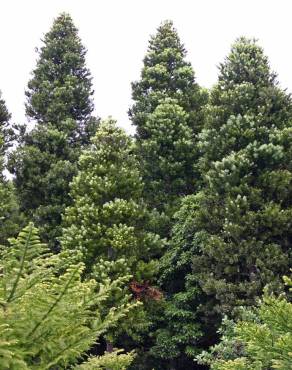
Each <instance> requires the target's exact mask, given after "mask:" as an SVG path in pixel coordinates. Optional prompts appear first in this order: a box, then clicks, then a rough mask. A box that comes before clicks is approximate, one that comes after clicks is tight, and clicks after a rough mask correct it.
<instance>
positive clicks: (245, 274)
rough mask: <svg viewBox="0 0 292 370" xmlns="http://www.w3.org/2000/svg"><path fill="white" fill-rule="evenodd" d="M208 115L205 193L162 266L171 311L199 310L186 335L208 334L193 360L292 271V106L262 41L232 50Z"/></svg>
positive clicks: (193, 200) (187, 206)
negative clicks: (224, 321) (226, 317)
mask: <svg viewBox="0 0 292 370" xmlns="http://www.w3.org/2000/svg"><path fill="white" fill-rule="evenodd" d="M207 112H208V115H207V121H206V127H205V128H204V129H203V131H202V133H201V134H200V143H199V147H200V149H201V151H202V153H203V156H202V158H201V160H200V166H201V171H202V175H203V179H204V186H203V190H202V191H200V192H198V193H197V194H194V195H191V196H188V197H186V198H185V199H184V200H183V202H182V206H181V209H180V211H179V212H178V214H177V217H176V224H175V226H174V228H173V235H172V239H171V242H170V247H169V250H168V251H167V253H166V255H165V256H164V257H163V259H162V262H161V265H162V267H161V270H162V275H161V281H162V286H163V287H164V289H165V290H166V291H167V292H168V293H169V302H170V304H171V305H172V306H173V307H177V305H178V304H179V303H180V299H181V297H184V298H185V301H184V309H188V307H191V309H189V311H188V312H186V315H185V316H184V317H185V318H186V317H189V318H187V319H186V322H185V323H184V326H185V329H183V328H180V332H183V333H188V331H187V330H190V328H193V330H197V331H198V325H199V327H200V328H201V335H202V336H203V338H201V339H200V335H198V336H197V337H196V338H195V337H194V338H193V340H192V341H188V342H187V343H185V345H187V344H188V345H191V346H193V350H195V349H196V348H195V347H200V346H201V345H203V346H208V345H210V344H212V342H213V343H214V341H216V339H217V335H216V328H218V323H219V322H220V315H221V314H222V313H228V314H231V313H235V311H236V309H235V308H236V307H237V306H240V305H253V304H254V303H255V301H256V298H257V297H258V295H260V294H261V291H262V289H263V287H264V286H265V285H266V284H270V288H271V289H273V290H278V289H280V286H281V275H282V274H283V273H285V272H287V270H288V268H289V265H291V261H290V252H289V245H290V243H291V232H290V231H289V228H290V226H289V225H290V221H289V220H290V219H291V211H292V209H291V200H290V199H289V194H291V190H292V189H291V176H292V174H291V159H292V157H291V156H292V151H291V140H292V136H291V120H290V117H291V113H292V111H291V101H290V97H289V96H287V95H286V94H285V92H283V91H282V90H281V89H280V88H279V86H278V84H277V80H276V76H275V74H273V73H271V72H270V67H269V63H268V60H267V58H266V57H265V56H264V53H263V50H262V49H261V48H260V47H259V46H258V45H257V44H256V43H255V42H254V41H252V40H248V39H244V38H241V39H239V40H237V42H236V43H235V44H234V45H233V47H232V50H231V53H230V55H229V57H228V58H227V59H226V61H225V62H224V63H223V64H222V65H221V66H220V76H219V81H218V83H217V85H216V86H215V87H214V88H213V89H212V91H211V97H210V104H209V106H208V109H207ZM175 312H177V313H179V311H178V310H176V311H175ZM191 313H192V315H190V314H191ZM187 315H188V316H187ZM175 320H176V321H177V327H179V324H178V323H179V322H180V323H181V321H179V317H178V318H177V319H173V320H171V321H170V322H169V324H168V325H167V326H166V327H167V328H169V329H168V330H170V329H171V328H173V327H174V325H175ZM198 333H199V331H198ZM178 334H179V333H178ZM172 337H173V338H175V336H174V335H173V336H172ZM187 339H188V338H187ZM189 339H190V338H189ZM194 340H195V344H194ZM172 342H173V341H172ZM158 344H159V345H160V346H161V345H162V344H163V342H162V344H161V341H160V342H159V337H158ZM175 348H177V347H175ZM185 348H186V349H187V347H185Z"/></svg>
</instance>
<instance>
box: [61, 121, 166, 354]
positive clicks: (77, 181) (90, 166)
mask: <svg viewBox="0 0 292 370" xmlns="http://www.w3.org/2000/svg"><path fill="white" fill-rule="evenodd" d="M142 191H143V183H142V181H141V177H140V173H139V170H138V163H137V160H136V157H135V155H134V154H133V143H132V140H131V138H130V137H128V136H127V135H126V133H125V132H124V131H123V130H122V129H121V128H118V127H116V123H115V121H113V120H112V119H109V120H107V121H103V122H102V123H101V124H100V127H99V129H98V131H97V133H96V135H95V136H94V138H93V139H92V143H91V146H90V147H89V148H88V149H86V150H85V151H84V152H83V153H82V155H81V156H80V160H79V172H78V174H77V176H76V177H74V179H73V181H72V184H71V192H70V194H71V197H72V199H73V204H72V206H70V207H68V208H67V209H66V212H65V216H64V221H63V225H64V228H63V236H62V238H61V242H62V247H63V248H64V249H65V250H66V249H69V250H71V249H73V250H75V251H76V250H79V251H81V252H82V261H83V262H84V263H85V265H86V271H85V273H86V274H92V276H94V278H96V279H97V280H98V279H99V275H100V273H99V270H98V269H97V268H96V266H97V265H98V263H99V261H100V260H101V259H102V260H105V261H106V262H107V263H110V262H111V261H116V260H117V259H122V260H124V261H125V263H124V264H123V265H120V267H119V268H117V269H115V270H114V271H113V270H112V269H109V272H108V273H109V274H113V276H117V277H118V276H120V275H123V274H125V273H126V272H127V271H130V273H131V275H132V276H133V278H132V281H131V283H130V284H129V288H128V289H125V290H124V291H123V292H121V293H122V295H123V294H126V295H129V294H130V295H131V296H132V298H136V299H138V300H142V301H143V302H145V305H143V307H141V308H139V310H136V311H135V312H133V313H132V315H131V316H130V317H128V318H127V320H125V322H124V323H123V324H122V325H120V327H119V330H116V331H115V333H113V335H112V338H109V342H108V345H109V346H111V343H112V342H116V341H118V342H120V343H123V347H124V348H127V349H128V348H129V349H131V348H133V346H134V347H137V342H141V341H143V336H144V335H145V334H146V333H147V330H149V325H150V322H149V317H147V316H148V309H149V310H151V309H152V304H151V302H153V303H154V301H156V300H159V299H160V295H161V294H160V292H159V291H158V290H157V289H156V288H154V287H153V285H156V275H157V269H158V261H157V256H160V255H161V247H162V242H161V240H160V238H159V237H158V235H156V234H155V233H153V232H152V231H150V230H152V223H153V222H155V217H154V218H153V215H152V214H151V213H150V212H149V211H148V210H147V208H146V206H145V205H144V204H143V200H142ZM121 293H120V294H121ZM120 294H117V295H116V296H115V297H114V298H113V303H112V304H115V302H116V301H118V302H119V300H120V299H121V298H122V296H121V295H120ZM148 301H150V303H149V305H148V304H147V302H148ZM133 341H134V343H133ZM126 343H127V344H126ZM138 360H139V359H138Z"/></svg>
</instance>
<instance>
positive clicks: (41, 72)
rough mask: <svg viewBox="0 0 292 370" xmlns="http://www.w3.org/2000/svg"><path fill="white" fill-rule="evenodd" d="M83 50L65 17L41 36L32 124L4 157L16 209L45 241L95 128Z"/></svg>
mask: <svg viewBox="0 0 292 370" xmlns="http://www.w3.org/2000/svg"><path fill="white" fill-rule="evenodd" d="M85 54H86V50H85V48H84V46H83V45H82V43H81V40H80V38H79V36H78V33H77V29H76V27H75V26H74V24H73V21H72V19H71V17H70V16H69V15H68V14H61V15H60V16H59V17H58V18H57V19H56V20H55V21H54V24H53V26H52V28H51V30H50V31H49V32H48V33H47V34H46V35H45V37H44V41H43V46H42V48H41V49H40V51H39V60H38V62H37V66H36V68H35V70H34V71H33V73H32V79H31V80H30V81H29V83H28V89H27V91H26V96H27V103H26V114H27V116H28V118H30V119H32V121H33V123H34V124H35V127H34V128H33V129H32V130H31V131H30V132H27V131H26V132H23V131H25V130H24V129H22V131H20V133H19V143H20V146H19V148H18V149H17V151H16V152H15V153H14V154H13V155H12V157H11V160H10V170H11V171H12V172H13V173H14V174H15V185H16V188H17V190H18V193H19V196H20V201H21V207H22V209H23V210H24V211H25V213H26V214H27V215H28V216H29V217H31V218H33V219H34V220H35V222H36V224H37V225H38V226H40V230H41V234H42V236H43V238H45V240H46V241H48V240H54V238H55V237H56V236H58V235H60V222H61V214H62V212H63V211H64V209H65V207H66V206H67V205H68V204H69V202H70V198H69V195H68V192H69V182H70V181H71V180H72V177H73V175H74V174H75V173H76V163H77V160H78V157H79V154H80V149H81V148H82V146H84V145H86V144H87V143H88V138H89V136H90V134H91V131H94V129H95V126H96V120H95V119H93V118H92V117H91V113H92V110H93V103H92V94H93V91H92V83H91V77H90V72H89V70H88V69H87V68H86V66H85Z"/></svg>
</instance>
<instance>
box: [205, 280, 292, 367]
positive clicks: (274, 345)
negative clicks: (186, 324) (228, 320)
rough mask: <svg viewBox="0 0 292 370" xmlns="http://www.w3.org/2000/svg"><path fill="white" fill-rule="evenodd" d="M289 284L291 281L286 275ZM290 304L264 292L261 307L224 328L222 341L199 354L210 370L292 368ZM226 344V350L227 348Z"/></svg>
mask: <svg viewBox="0 0 292 370" xmlns="http://www.w3.org/2000/svg"><path fill="white" fill-rule="evenodd" d="M285 281H286V284H287V285H288V286H289V287H290V290H291V287H292V280H291V279H290V278H288V277H286V278H285ZM291 329H292V304H291V302H289V300H288V299H287V297H285V296H279V297H275V296H274V295H269V294H268V293H267V292H266V293H265V295H264V297H263V299H262V301H261V302H260V306H259V307H258V308H257V309H255V310H253V311H245V312H244V316H243V318H242V319H241V320H240V321H239V322H237V323H236V324H235V323H233V326H230V328H229V330H224V331H223V338H222V343H220V344H219V345H217V346H215V347H214V348H212V349H211V351H210V353H204V354H203V355H201V356H200V361H201V362H203V363H205V364H209V365H210V368H211V369H212V370H229V369H230V370H241V369H250V370H254V369H256V370H268V369H281V370H288V369H291V368H292V357H291V353H292V335H291ZM226 347H227V348H229V349H230V350H229V351H226Z"/></svg>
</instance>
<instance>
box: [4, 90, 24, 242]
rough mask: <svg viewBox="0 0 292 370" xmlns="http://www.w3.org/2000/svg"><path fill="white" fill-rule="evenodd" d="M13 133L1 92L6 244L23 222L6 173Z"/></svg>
mask: <svg viewBox="0 0 292 370" xmlns="http://www.w3.org/2000/svg"><path fill="white" fill-rule="evenodd" d="M13 133H14V131H13V128H12V126H11V124H10V114H9V112H8V110H7V108H6V105H5V102H4V100H3V99H1V92H0V244H5V243H6V242H7V238H9V237H11V236H16V235H17V233H18V231H19V230H20V228H21V226H22V222H23V217H22V216H21V215H20V213H19V205H18V199H17V196H16V194H15V189H14V186H13V184H12V183H11V181H7V180H6V178H5V175H4V170H5V169H6V166H5V159H6V156H7V150H8V149H9V147H10V146H11V145H12V140H13Z"/></svg>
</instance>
